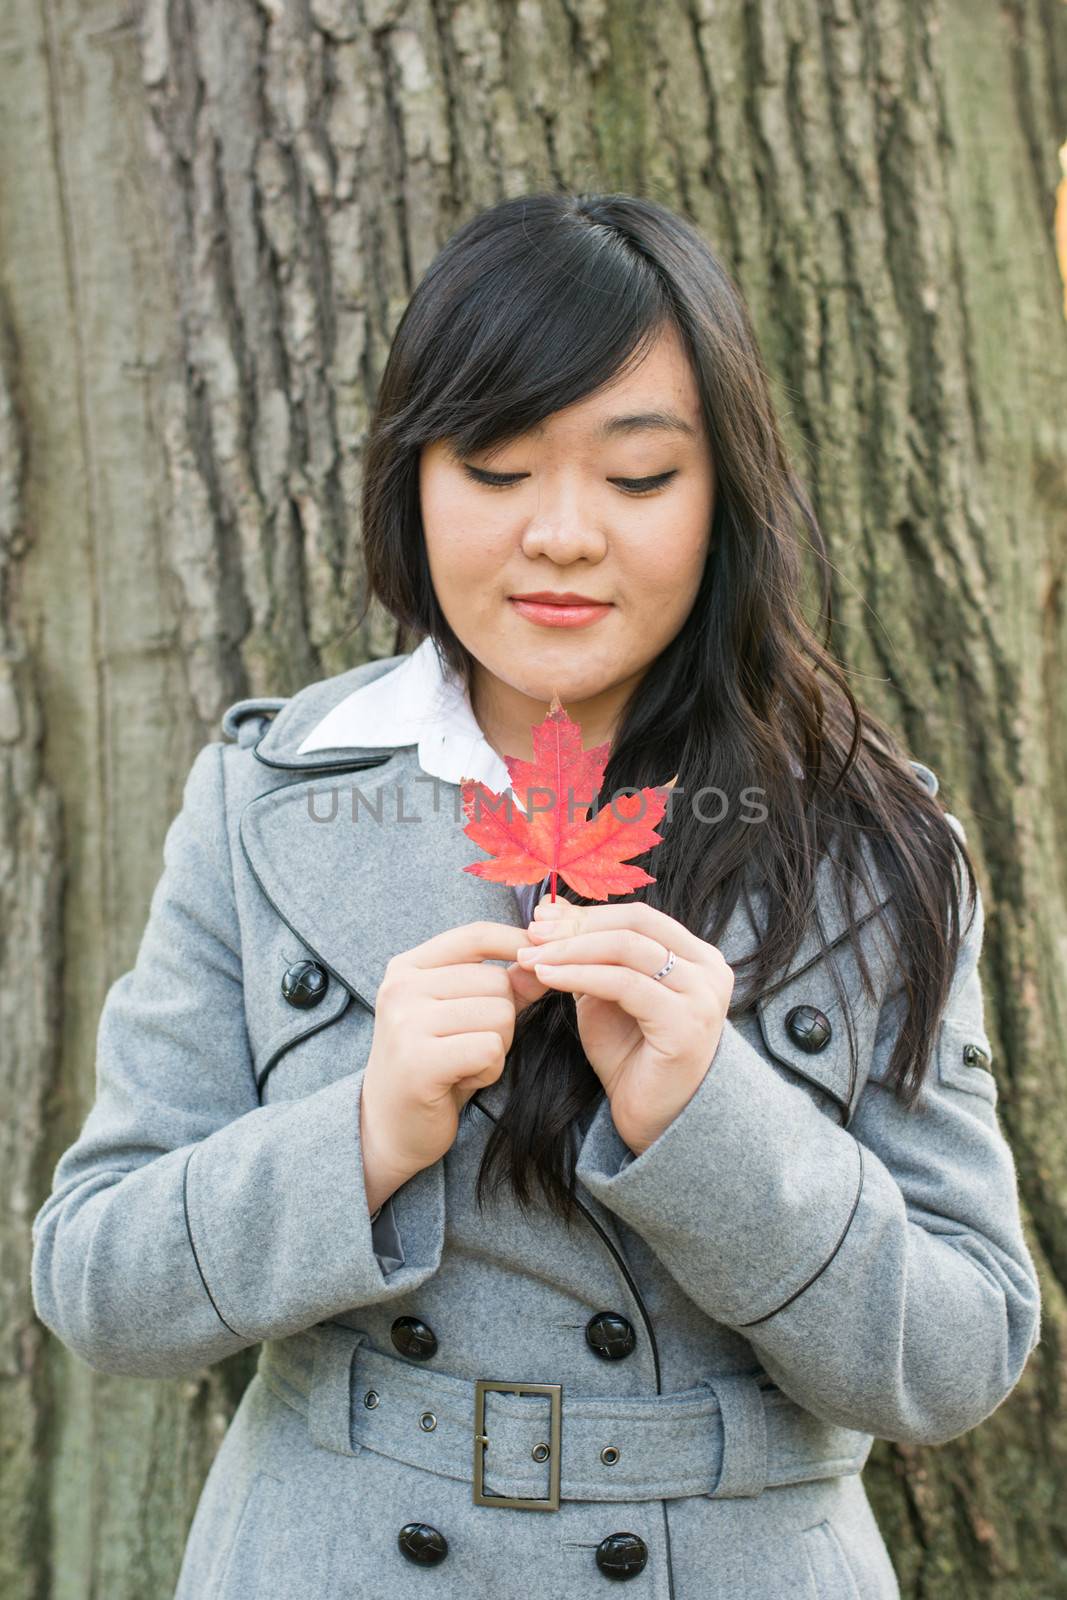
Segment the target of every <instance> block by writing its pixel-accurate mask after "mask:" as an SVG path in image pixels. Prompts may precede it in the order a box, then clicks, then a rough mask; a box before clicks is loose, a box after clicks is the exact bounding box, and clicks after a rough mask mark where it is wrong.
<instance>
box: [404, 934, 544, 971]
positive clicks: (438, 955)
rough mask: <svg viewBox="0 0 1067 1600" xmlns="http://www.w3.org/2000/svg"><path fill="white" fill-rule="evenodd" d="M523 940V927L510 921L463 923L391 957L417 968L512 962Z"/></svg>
mask: <svg viewBox="0 0 1067 1600" xmlns="http://www.w3.org/2000/svg"><path fill="white" fill-rule="evenodd" d="M525 943H526V929H525V928H521V927H516V926H515V925H514V924H513V923H510V922H464V923H462V924H461V925H460V926H459V927H458V928H446V929H445V931H444V933H435V934H434V936H433V938H432V939H425V940H424V941H423V943H422V944H417V945H416V946H415V947H414V949H412V950H406V951H404V952H403V953H402V954H401V955H399V956H394V957H393V960H394V961H400V962H403V963H404V964H405V965H408V966H412V967H418V968H420V969H421V968H427V967H445V966H452V965H455V964H457V963H459V962H464V961H486V960H489V961H513V960H514V959H515V952H516V950H517V949H518V948H519V946H520V944H525Z"/></svg>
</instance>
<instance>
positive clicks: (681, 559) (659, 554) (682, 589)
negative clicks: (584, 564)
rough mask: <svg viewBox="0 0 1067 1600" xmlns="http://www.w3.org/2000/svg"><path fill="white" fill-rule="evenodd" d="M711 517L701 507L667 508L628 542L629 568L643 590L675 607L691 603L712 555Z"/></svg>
mask: <svg viewBox="0 0 1067 1600" xmlns="http://www.w3.org/2000/svg"><path fill="white" fill-rule="evenodd" d="M709 527H710V516H709V514H708V512H707V511H706V510H705V508H704V506H703V503H702V504H701V505H700V506H697V507H686V506H678V507H666V506H665V507H664V508H663V509H662V511H660V512H659V513H658V514H657V516H656V517H655V518H650V519H649V520H648V522H646V523H645V525H644V526H643V527H642V528H641V530H640V534H639V535H636V536H635V537H634V538H633V539H632V540H629V541H627V557H626V559H627V565H628V566H629V567H630V569H631V572H633V573H636V574H637V575H638V578H639V581H640V584H641V587H642V589H643V590H644V591H645V592H646V593H648V592H649V591H651V592H652V593H654V594H655V595H656V596H657V597H658V598H660V599H661V600H662V602H663V604H664V605H665V606H666V607H668V608H671V607H672V606H673V607H675V608H676V607H678V606H682V605H684V604H685V603H686V602H687V601H690V600H691V599H692V597H693V595H694V594H695V593H696V590H697V589H698V587H699V585H700V578H701V574H702V572H703V570H704V563H705V561H706V560H707V554H708V542H709V541H708V535H709Z"/></svg>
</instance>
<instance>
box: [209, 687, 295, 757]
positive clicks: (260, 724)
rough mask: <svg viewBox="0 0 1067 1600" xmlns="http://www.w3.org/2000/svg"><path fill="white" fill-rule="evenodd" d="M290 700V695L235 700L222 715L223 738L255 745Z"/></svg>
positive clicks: (242, 743)
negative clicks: (275, 715)
mask: <svg viewBox="0 0 1067 1600" xmlns="http://www.w3.org/2000/svg"><path fill="white" fill-rule="evenodd" d="M288 698H289V696H288V695H261V696H259V697H258V698H252V699H248V700H235V701H234V702H233V705H232V706H227V707H226V710H225V711H224V712H223V714H222V722H221V728H222V737H223V738H224V739H235V740H236V741H237V743H238V744H240V745H249V744H254V743H255V742H256V740H257V739H258V738H259V737H260V735H261V734H262V732H263V730H264V728H265V727H266V726H267V723H268V722H269V721H270V720H271V718H272V717H273V716H274V714H275V713H276V712H277V711H280V710H281V708H282V706H284V705H285V703H286V701H287V700H288Z"/></svg>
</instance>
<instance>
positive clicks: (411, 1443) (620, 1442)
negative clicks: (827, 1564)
mask: <svg viewBox="0 0 1067 1600" xmlns="http://www.w3.org/2000/svg"><path fill="white" fill-rule="evenodd" d="M258 1373H259V1376H260V1377H261V1378H262V1379H263V1382H264V1383H265V1384H266V1385H267V1386H268V1388H269V1389H270V1390H271V1391H272V1392H273V1393H274V1394H276V1395H277V1396H278V1397H279V1399H281V1400H284V1401H285V1402H286V1403H287V1404H288V1405H290V1406H292V1407H293V1408H294V1409H295V1410H297V1411H299V1412H300V1413H301V1414H304V1415H306V1417H307V1423H308V1430H309V1433H310V1436H311V1439H312V1441H313V1442H314V1443H315V1444H316V1445H319V1446H322V1447H323V1448H325V1449H328V1450H335V1451H337V1452H338V1453H339V1454H341V1455H349V1456H352V1455H358V1454H359V1452H360V1451H361V1450H363V1449H369V1450H373V1451H377V1452H378V1453H379V1454H380V1455H386V1456H390V1457H392V1459H393V1460H394V1461H403V1462H406V1463H407V1464H408V1465H409V1466H413V1467H418V1468H420V1469H422V1470H423V1471H428V1472H438V1473H443V1474H444V1475H445V1476H446V1477H449V1478H458V1479H460V1480H462V1481H464V1482H467V1483H471V1484H472V1485H473V1483H474V1461H475V1449H476V1445H475V1428H474V1417H475V1384H474V1382H472V1381H469V1380H467V1379H464V1378H457V1377H454V1376H453V1375H452V1374H450V1373H447V1372H441V1371H440V1370H438V1369H435V1368H431V1367H424V1366H419V1365H417V1364H416V1363H415V1362H413V1361H407V1360H404V1359H403V1358H401V1357H397V1356H391V1355H386V1354H385V1353H384V1352H383V1351H380V1350H375V1349H373V1348H372V1347H371V1346H369V1345H368V1343H367V1335H366V1333H365V1332H363V1331H362V1330H360V1329H356V1328H348V1327H345V1326H343V1325H342V1324H340V1323H336V1322H323V1323H319V1324H317V1325H316V1326H315V1327H313V1328H309V1329H307V1330H306V1331H305V1332H303V1333H296V1334H293V1335H291V1336H290V1337H289V1338H286V1339H275V1340H270V1341H268V1342H267V1343H265V1344H264V1345H263V1346H262V1348H261V1350H260V1356H259V1366H258ZM492 1381H494V1382H501V1381H507V1382H509V1383H514V1384H516V1385H518V1386H520V1387H521V1386H522V1384H523V1382H524V1380H523V1379H522V1377H521V1376H519V1375H514V1374H510V1373H507V1374H505V1373H498V1374H494V1375H493V1377H492ZM528 1381H529V1382H534V1381H538V1382H540V1381H542V1380H541V1379H540V1378H539V1379H537V1380H534V1379H530V1380H528ZM482 1398H483V1404H484V1413H483V1420H484V1430H483V1438H484V1441H485V1442H484V1446H483V1448H484V1456H483V1458H482V1459H483V1462H484V1466H483V1473H484V1481H483V1485H482V1487H483V1491H484V1492H485V1493H486V1494H492V1495H500V1496H502V1497H507V1498H509V1499H511V1498H515V1497H518V1498H521V1499H530V1500H533V1501H537V1500H541V1501H542V1504H543V1497H545V1496H546V1494H547V1493H548V1489H549V1484H550V1482H551V1478H552V1475H553V1472H554V1471H555V1470H558V1495H559V1498H562V1499H564V1500H658V1499H674V1498H676V1497H677V1496H679V1495H689V1494H701V1495H708V1496H709V1497H710V1498H711V1499H727V1498H734V1497H738V1496H754V1495H759V1494H761V1493H762V1492H763V1490H764V1489H765V1488H774V1487H777V1486H779V1485H781V1484H788V1483H805V1482H809V1481H811V1480H812V1479H816V1478H833V1477H838V1476H840V1475H843V1474H846V1473H852V1472H859V1471H861V1470H862V1468H863V1466H864V1463H865V1462H866V1460H867V1457H868V1455H869V1454H870V1450H871V1446H872V1444H873V1442H874V1441H873V1437H872V1435H870V1434H868V1433H859V1432H856V1431H855V1430H853V1429H850V1428H842V1427H838V1426H836V1425H835V1424H833V1423H828V1422H823V1421H821V1420H820V1419H819V1418H818V1417H815V1416H813V1415H812V1414H811V1412H809V1411H806V1410H804V1409H803V1407H801V1406H798V1405H797V1404H796V1403H795V1402H794V1401H792V1400H790V1399H789V1397H788V1396H787V1395H786V1394H784V1393H783V1392H782V1390H781V1389H779V1388H777V1387H776V1386H775V1385H773V1384H772V1383H770V1382H769V1381H765V1382H764V1383H763V1384H761V1383H760V1382H758V1381H757V1380H756V1379H755V1378H753V1377H750V1376H748V1375H747V1374H737V1375H731V1376H725V1375H718V1374H717V1375H716V1376H714V1377H708V1378H706V1379H704V1380H702V1381H701V1382H700V1383H699V1384H698V1385H697V1386H696V1387H695V1388H693V1389H685V1390H679V1391H676V1392H674V1393H671V1394H660V1395H647V1396H646V1395H611V1396H595V1397H594V1396H584V1395H571V1394H569V1393H568V1392H566V1387H565V1386H561V1389H560V1396H559V1404H558V1412H557V1416H558V1420H559V1439H560V1447H561V1448H560V1460H559V1462H558V1468H556V1467H555V1466H554V1463H553V1462H552V1461H551V1459H548V1458H547V1457H546V1453H545V1447H546V1445H548V1444H549V1441H550V1426H549V1424H550V1417H551V1412H552V1410H553V1409H554V1408H553V1402H552V1400H551V1398H550V1397H549V1396H548V1395H542V1394H537V1395H531V1396H520V1395H517V1394H510V1393H505V1392H502V1391H500V1390H488V1391H486V1392H484V1394H483V1397H482ZM535 1452H536V1453H535ZM477 1503H478V1504H483V1503H484V1501H482V1500H478V1502H477ZM543 1508H544V1509H554V1507H552V1506H543ZM531 1509H534V1508H533V1507H532V1508H531Z"/></svg>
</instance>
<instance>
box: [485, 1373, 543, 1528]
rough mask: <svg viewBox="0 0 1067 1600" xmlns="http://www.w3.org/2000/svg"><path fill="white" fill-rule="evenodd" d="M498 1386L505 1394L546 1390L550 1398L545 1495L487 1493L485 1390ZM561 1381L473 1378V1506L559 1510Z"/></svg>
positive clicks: (487, 1441) (521, 1509) (541, 1392)
mask: <svg viewBox="0 0 1067 1600" xmlns="http://www.w3.org/2000/svg"><path fill="white" fill-rule="evenodd" d="M487 1389H499V1390H501V1391H502V1392H503V1393H504V1394H547V1395H548V1397H549V1400H550V1401H551V1412H550V1416H549V1424H548V1428H549V1433H548V1444H549V1452H550V1453H549V1458H548V1460H549V1465H548V1498H547V1499H545V1500H538V1499H537V1498H536V1497H535V1496H533V1495H513V1496H509V1495H504V1494H486V1492H485V1488H484V1484H485V1477H484V1472H485V1447H486V1445H487V1444H488V1443H489V1440H488V1438H487V1437H486V1432H485V1391H486V1390H487ZM562 1403H563V1385H562V1384H561V1383H493V1382H490V1380H489V1379H488V1378H476V1379H475V1380H474V1504H475V1505H476V1506H512V1507H514V1508H515V1509H516V1510H519V1511H558V1510H559V1469H560V1434H561V1431H562V1430H561V1422H562V1419H563V1411H562Z"/></svg>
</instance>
